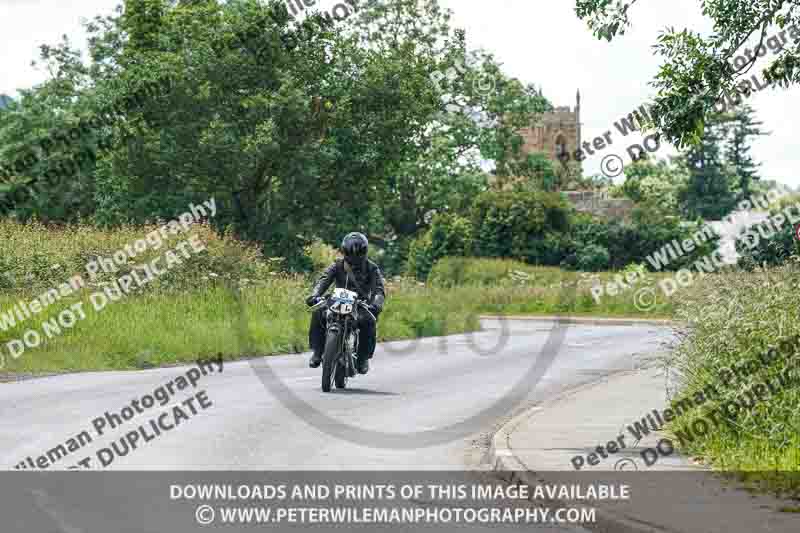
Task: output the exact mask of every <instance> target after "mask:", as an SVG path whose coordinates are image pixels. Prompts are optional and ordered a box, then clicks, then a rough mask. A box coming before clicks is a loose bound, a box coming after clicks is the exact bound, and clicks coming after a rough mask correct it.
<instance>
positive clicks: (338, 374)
mask: <svg viewBox="0 0 800 533" xmlns="http://www.w3.org/2000/svg"><path fill="white" fill-rule="evenodd" d="M333 381H334V382H335V383H336V388H337V389H343V388H345V387H346V386H347V369H346V368H345V367H344V365H343V364H342V363H341V362H337V363H336V370H334V371H333Z"/></svg>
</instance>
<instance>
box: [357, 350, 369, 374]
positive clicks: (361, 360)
mask: <svg viewBox="0 0 800 533" xmlns="http://www.w3.org/2000/svg"><path fill="white" fill-rule="evenodd" d="M356 368H357V370H358V373H359V374H366V373H367V372H369V358H368V357H366V356H364V357H362V356H361V355H359V356H358V358H357V359H356Z"/></svg>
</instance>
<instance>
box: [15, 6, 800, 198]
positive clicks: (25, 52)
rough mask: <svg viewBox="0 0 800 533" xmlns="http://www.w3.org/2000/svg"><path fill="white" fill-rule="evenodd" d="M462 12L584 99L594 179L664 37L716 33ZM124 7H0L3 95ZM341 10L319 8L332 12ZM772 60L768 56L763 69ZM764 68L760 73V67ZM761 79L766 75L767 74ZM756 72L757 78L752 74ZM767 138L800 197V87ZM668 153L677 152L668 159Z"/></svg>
mask: <svg viewBox="0 0 800 533" xmlns="http://www.w3.org/2000/svg"><path fill="white" fill-rule="evenodd" d="M440 2H441V3H442V4H443V5H444V6H446V7H449V8H450V9H452V10H453V12H454V25H456V26H458V27H462V28H465V29H466V30H467V38H468V42H469V44H470V46H471V47H476V48H477V47H482V48H485V49H486V50H488V51H491V52H493V53H494V54H495V56H496V57H497V58H498V60H499V61H501V62H502V63H503V64H504V68H505V71H506V72H507V73H508V74H510V75H512V76H515V77H517V78H519V79H520V80H522V81H523V82H527V83H534V84H536V85H537V86H541V87H542V90H543V92H544V95H545V96H546V97H547V98H549V99H550V101H551V102H552V103H553V104H554V105H556V106H563V105H569V106H570V107H573V106H574V105H575V91H576V90H577V89H580V91H581V119H582V122H583V139H584V140H591V139H592V138H594V137H595V136H599V135H603V134H604V133H605V132H606V131H609V130H610V131H611V132H612V134H611V139H612V141H613V145H612V146H610V147H609V148H607V149H605V150H603V151H602V152H601V153H599V154H597V155H595V156H593V157H590V158H589V159H587V160H586V161H585V162H584V170H585V172H587V173H589V174H593V173H597V172H599V166H600V161H601V159H602V158H603V157H604V156H606V155H608V154H611V153H616V154H619V155H620V156H622V158H623V160H624V161H625V163H627V162H628V161H629V160H630V157H629V156H628V155H627V154H626V148H627V147H628V146H629V145H630V144H631V143H634V142H640V140H641V136H638V137H634V135H635V134H631V135H628V136H627V137H623V136H622V135H621V134H620V133H619V132H618V131H617V130H616V128H614V122H615V121H617V120H618V119H619V117H620V116H623V115H627V114H628V113H629V112H631V111H632V110H633V109H634V108H636V107H637V106H639V105H640V104H641V103H643V102H645V101H646V100H647V99H648V97H650V96H652V94H653V93H654V91H653V89H652V88H651V87H650V86H649V85H648V83H649V81H650V80H651V79H652V78H653V76H654V75H655V73H656V72H657V71H658V67H659V58H658V57H655V56H653V53H652V48H651V47H652V45H653V44H654V43H655V40H656V37H657V36H658V33H659V31H661V30H663V29H664V28H665V27H668V26H673V27H676V28H679V29H680V28H684V27H689V28H690V29H694V30H698V31H708V29H709V28H710V24H709V22H708V20H706V19H704V17H703V16H702V15H701V14H700V10H699V8H698V6H699V3H700V2H699V0H669V1H656V0H648V1H645V2H640V3H637V5H636V6H635V7H634V9H633V10H632V18H633V23H634V26H633V28H632V29H631V30H629V32H628V33H627V34H626V35H624V36H622V37H620V38H618V39H615V41H614V42H613V43H607V42H605V41H598V40H596V39H595V38H594V37H592V35H591V33H590V32H589V30H588V29H587V28H586V26H585V24H584V23H583V22H581V21H579V20H578V19H577V17H576V16H575V12H574V4H575V3H574V1H572V0H559V1H557V2H552V1H543V0H539V1H537V0H534V1H531V0H494V1H492V2H487V1H486V0H440ZM118 3H119V2H118V0H77V1H74V2H73V1H64V0H0V66H1V68H0V93H6V94H9V95H12V96H14V95H15V93H16V91H17V89H18V88H26V87H31V86H32V85H34V84H36V83H40V82H41V81H43V80H44V79H45V77H46V74H45V73H44V72H42V71H40V70H34V69H33V68H31V66H30V63H31V61H32V60H33V59H36V58H37V57H38V46H40V45H41V44H45V43H47V44H55V43H57V42H58V41H59V40H60V38H61V35H63V34H66V35H68V36H69V37H70V40H71V41H72V42H73V43H76V44H77V43H79V44H81V46H84V47H85V34H84V32H83V30H82V28H81V19H88V18H92V17H93V16H95V15H98V14H102V15H107V14H111V13H112V12H113V10H114V8H115V6H116V5H117V4H118ZM336 3H338V1H337V0H321V1H320V3H319V5H320V6H321V7H322V8H330V7H332V6H333V5H335V4H336ZM769 58H770V55H769V54H768V55H767V56H766V57H765V58H764V60H767V59H769ZM761 64H762V63H757V64H756V67H759V65H761ZM759 70H760V69H759ZM754 71H755V69H754V70H753V71H751V72H754ZM749 101H750V103H751V104H752V105H753V107H754V108H755V109H756V112H757V116H758V118H759V119H760V120H762V121H763V122H764V126H763V127H764V129H766V130H767V131H771V132H772V135H770V136H769V137H764V138H762V139H760V140H758V141H757V142H756V144H755V149H754V155H755V157H756V158H757V160H758V161H761V162H762V163H763V167H762V175H763V177H764V178H767V179H776V180H778V181H780V182H782V183H786V184H788V185H791V186H793V187H797V186H798V185H800V172H798V169H799V168H800V142H798V138H797V134H798V133H800V127H798V124H799V123H800V106H798V105H797V103H798V102H800V87H794V88H792V89H788V90H780V89H779V90H771V89H766V90H764V91H761V92H759V93H756V94H755V95H753V96H752V97H751V98H750V100H749ZM660 153H661V154H665V155H666V154H667V153H670V150H669V148H668V147H667V148H665V149H663V150H661V151H660Z"/></svg>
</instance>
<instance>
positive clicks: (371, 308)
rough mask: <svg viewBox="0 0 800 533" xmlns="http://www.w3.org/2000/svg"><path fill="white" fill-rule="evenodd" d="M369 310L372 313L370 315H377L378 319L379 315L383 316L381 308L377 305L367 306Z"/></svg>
mask: <svg viewBox="0 0 800 533" xmlns="http://www.w3.org/2000/svg"><path fill="white" fill-rule="evenodd" d="M367 309H369V312H370V313H372V314H373V315H375V316H376V317H377V316H378V315H379V314H381V308H380V307H378V306H377V305H375V304H369V305H368V306H367Z"/></svg>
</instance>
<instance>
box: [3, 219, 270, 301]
mask: <svg viewBox="0 0 800 533" xmlns="http://www.w3.org/2000/svg"><path fill="white" fill-rule="evenodd" d="M158 227H159V226H156V225H152V226H141V227H134V226H121V227H118V228H116V229H115V230H114V231H110V230H106V229H98V228H96V227H94V226H91V225H87V224H73V225H70V226H68V227H47V226H44V225H43V224H41V223H38V222H28V223H18V222H14V221H9V220H5V221H0V257H2V259H0V269H2V271H0V283H2V286H3V288H5V289H8V290H11V291H30V292H31V293H33V292H36V294H37V295H38V294H40V293H41V292H44V291H46V290H48V289H51V288H53V287H57V286H58V285H60V284H61V283H64V282H65V281H67V279H69V278H70V277H71V276H73V275H75V274H79V275H81V276H82V277H83V279H84V280H85V281H87V283H89V282H91V283H93V284H95V285H96V286H100V285H105V284H108V283H111V282H113V281H114V280H115V279H117V278H119V277H120V276H121V275H123V274H125V273H128V272H130V271H131V269H132V267H133V266H134V265H139V264H142V263H145V262H147V261H150V260H152V259H154V258H155V257H157V256H161V255H163V253H164V251H165V250H167V249H173V248H174V246H175V245H176V244H177V243H179V242H181V241H183V240H186V239H187V238H188V237H189V236H190V235H192V234H196V235H197V236H198V237H199V239H200V241H201V242H203V243H204V245H205V247H206V250H205V251H202V252H199V253H196V254H193V255H192V257H191V260H187V261H185V262H184V263H183V264H182V265H179V266H176V267H174V268H173V269H171V270H168V271H167V272H165V273H164V274H162V275H160V276H158V277H156V278H155V279H154V281H152V282H150V283H148V284H146V285H144V286H143V287H142V288H141V289H140V290H141V291H145V292H150V291H181V290H193V289H199V288H204V287H207V286H209V285H214V284H217V283H221V282H225V283H241V284H244V285H247V284H254V283H259V282H264V281H266V280H268V279H270V277H271V276H272V275H273V274H274V272H273V270H274V269H273V268H270V267H269V266H268V265H269V262H268V261H265V260H263V259H262V258H261V254H260V252H259V250H258V249H257V247H254V246H253V245H251V244H247V243H244V242H241V241H239V240H237V239H236V238H234V237H233V236H232V235H231V234H230V233H228V234H223V235H219V234H218V233H216V232H214V231H212V230H211V228H209V227H208V226H207V225H197V224H196V225H194V226H191V227H190V231H189V232H188V233H179V234H177V235H171V234H169V240H167V241H165V242H164V244H163V245H162V246H161V247H160V248H155V247H153V246H152V245H149V246H148V248H147V250H146V251H145V252H143V253H139V254H137V255H136V257H134V258H129V259H128V261H127V263H126V264H125V265H120V266H118V267H117V268H118V270H117V271H113V272H111V271H110V272H105V271H103V270H100V271H99V273H98V275H97V276H96V277H95V278H94V279H93V280H90V278H89V275H88V274H87V272H86V264H87V263H88V262H89V261H92V260H97V258H99V257H105V258H111V257H112V256H113V254H114V252H117V251H120V250H124V249H125V246H126V245H129V246H132V245H133V243H135V242H136V241H137V240H139V239H143V238H144V237H145V236H146V235H147V234H148V233H150V232H152V231H155V230H157V229H158Z"/></svg>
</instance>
